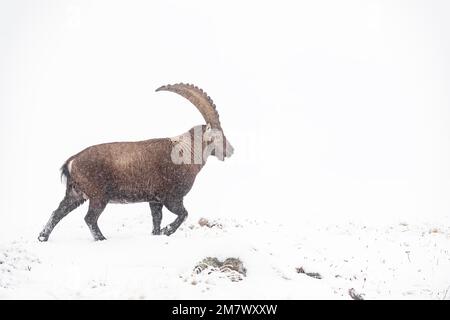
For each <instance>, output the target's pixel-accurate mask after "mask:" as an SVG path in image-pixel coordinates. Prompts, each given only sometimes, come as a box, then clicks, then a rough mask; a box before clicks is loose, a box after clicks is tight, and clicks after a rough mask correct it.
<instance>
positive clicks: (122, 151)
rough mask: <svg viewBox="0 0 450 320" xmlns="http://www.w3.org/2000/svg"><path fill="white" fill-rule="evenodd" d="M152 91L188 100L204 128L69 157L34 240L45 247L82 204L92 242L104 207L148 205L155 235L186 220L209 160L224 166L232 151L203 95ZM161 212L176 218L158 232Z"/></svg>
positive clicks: (181, 88)
mask: <svg viewBox="0 0 450 320" xmlns="http://www.w3.org/2000/svg"><path fill="white" fill-rule="evenodd" d="M156 91H171V92H175V93H177V94H179V95H181V96H183V97H185V98H186V99H188V100H189V101H190V102H191V103H192V104H193V105H194V106H195V107H197V109H198V110H199V111H200V113H201V114H202V116H203V118H204V119H205V121H206V125H199V126H196V127H193V128H192V129H190V130H189V131H187V132H185V133H183V134H181V135H179V136H177V137H173V138H160V139H150V140H144V141H137V142H113V143H106V144H100V145H94V146H91V147H89V148H87V149H85V150H83V151H81V152H80V153H78V154H76V155H74V156H72V157H70V158H69V159H68V160H67V161H66V162H65V163H64V165H63V166H62V168H61V175H62V177H64V178H65V180H66V193H65V197H64V199H63V200H62V201H61V203H60V205H59V207H58V208H57V209H56V210H55V211H54V212H53V213H52V215H51V217H50V219H49V221H48V222H47V224H46V225H45V227H44V229H43V230H42V232H41V233H40V234H39V240H40V241H47V240H48V238H49V236H50V233H51V232H52V231H53V228H54V227H55V226H56V225H57V224H58V222H60V221H61V219H62V218H64V217H65V216H66V215H67V214H69V213H70V212H71V211H73V210H74V209H75V208H77V207H79V206H80V205H81V204H82V203H84V202H85V201H86V200H89V209H88V212H87V214H86V217H85V221H86V224H87V225H88V227H89V229H90V231H91V233H92V236H93V237H94V239H95V240H105V237H104V236H103V234H102V232H101V231H100V229H99V227H98V224H97V220H98V218H99V216H100V215H101V213H102V212H103V210H104V209H105V207H106V205H107V204H108V203H136V202H148V203H149V204H150V210H151V213H152V218H153V231H152V233H153V234H154V235H159V234H164V235H171V234H172V233H174V232H175V231H176V230H177V228H178V227H179V226H180V225H181V224H182V222H183V221H184V220H185V219H186V217H187V215H188V212H187V211H186V209H185V208H184V205H183V198H184V196H186V194H187V193H188V192H189V191H190V190H191V188H192V185H193V183H194V180H195V177H196V176H197V174H198V173H199V172H200V170H201V169H202V168H203V166H204V165H205V163H206V159H207V158H208V156H209V155H213V156H215V157H217V158H218V159H219V160H221V161H224V160H225V158H227V157H230V156H231V155H232V154H233V151H234V149H233V147H232V146H231V144H230V143H229V142H228V140H227V139H226V138H225V136H224V134H223V130H222V127H221V125H220V121H219V114H218V113H217V110H216V107H215V105H214V103H213V101H212V100H211V98H210V97H209V96H208V95H207V94H206V93H205V92H204V91H203V90H201V89H199V88H198V87H195V86H193V85H190V84H183V83H179V84H175V85H166V86H162V87H160V88H158V89H156ZM163 206H164V207H166V208H167V209H168V210H169V211H171V212H173V213H174V214H175V215H177V218H176V219H175V220H174V221H173V222H172V223H170V224H169V225H167V226H166V227H165V228H163V229H161V219H162V208H163Z"/></svg>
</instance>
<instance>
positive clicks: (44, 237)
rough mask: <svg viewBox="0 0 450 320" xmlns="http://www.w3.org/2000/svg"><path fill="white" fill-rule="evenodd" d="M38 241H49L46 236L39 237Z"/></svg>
mask: <svg viewBox="0 0 450 320" xmlns="http://www.w3.org/2000/svg"><path fill="white" fill-rule="evenodd" d="M38 240H39V241H40V242H46V241H47V240H48V236H45V235H39V237H38Z"/></svg>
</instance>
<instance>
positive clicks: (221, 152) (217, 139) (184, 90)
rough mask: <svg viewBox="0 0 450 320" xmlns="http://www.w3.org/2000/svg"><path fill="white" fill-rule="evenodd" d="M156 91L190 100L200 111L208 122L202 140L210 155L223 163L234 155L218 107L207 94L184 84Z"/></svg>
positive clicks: (167, 86)
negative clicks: (172, 93)
mask: <svg viewBox="0 0 450 320" xmlns="http://www.w3.org/2000/svg"><path fill="white" fill-rule="evenodd" d="M156 91H171V92H175V93H178V94H179V95H181V96H183V97H185V98H186V99H188V100H189V101H190V102H191V103H192V104H193V105H194V106H195V107H196V108H197V109H198V110H199V111H200V113H201V114H202V116H203V118H204V119H205V121H206V127H205V126H203V127H202V128H203V130H202V133H203V137H202V139H203V143H204V144H206V148H207V150H208V153H209V154H210V155H212V156H215V157H216V158H217V159H219V160H221V161H224V160H225V158H228V157H231V156H232V155H233V152H234V148H233V146H232V145H231V144H230V142H229V141H228V140H227V139H226V137H225V135H224V133H223V130H222V127H221V125H220V120H219V114H218V113H217V110H216V106H215V104H214V102H213V101H212V99H211V98H210V97H209V96H208V95H207V94H206V92H204V91H203V90H202V89H200V88H198V87H196V86H194V85H192V84H184V83H177V84H173V85H170V84H169V85H166V86H162V87H160V88H158V89H156Z"/></svg>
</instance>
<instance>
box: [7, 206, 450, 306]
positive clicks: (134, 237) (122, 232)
mask: <svg viewBox="0 0 450 320" xmlns="http://www.w3.org/2000/svg"><path fill="white" fill-rule="evenodd" d="M119 211H120V212H119ZM119 211H117V213H115V212H112V213H110V214H109V215H108V216H106V214H105V217H102V218H101V219H100V226H101V228H102V229H103V231H104V234H105V235H106V236H107V237H108V240H107V241H103V242H93V241H92V239H91V236H90V234H89V232H88V229H87V227H86V226H85V225H84V222H83V219H82V217H81V216H80V215H77V214H74V215H73V216H68V217H67V218H66V220H63V221H62V222H61V224H60V225H59V226H58V227H57V228H56V229H55V231H54V233H53V234H52V237H51V238H50V241H49V242H47V243H39V242H38V241H37V240H35V237H34V238H33V237H32V236H31V234H30V235H26V236H22V237H21V238H20V239H17V240H15V241H10V240H8V241H2V242H0V299H15V298H24V299H33V298H43V299H103V298H107V299H351V297H350V295H349V290H353V292H355V293H356V294H360V295H361V296H362V297H363V298H364V299H418V298H420V299H450V292H449V291H450V290H449V287H450V272H449V270H450V254H449V252H450V228H449V227H442V226H440V225H430V224H420V225H419V224H412V225H411V224H408V223H400V224H391V225H387V226H377V227H374V226H372V227H370V226H365V225H364V224H360V223H358V224H357V223H346V224H340V225H336V224H330V225H323V224H322V225H321V226H319V224H317V223H304V224H302V225H299V226H288V225H281V224H274V223H270V222H268V221H263V220H250V219H242V220H238V219H232V218H229V219H220V220H214V219H210V221H211V220H214V221H215V222H216V223H218V225H216V226H213V227H211V228H209V227H206V226H203V227H202V226H200V225H199V224H198V223H197V221H198V220H199V218H200V217H191V218H189V219H188V220H187V221H186V222H185V224H183V225H182V227H181V228H180V229H179V230H178V231H177V232H176V233H175V234H174V235H173V236H171V237H166V236H151V235H150V233H151V217H150V213H149V212H144V210H142V212H137V213H136V214H131V215H126V214H124V212H123V211H124V209H122V210H119ZM166 215H167V216H169V214H167V213H166ZM169 218H170V219H171V218H172V216H170V217H169ZM37 231H38V230H37ZM36 236H37V233H36ZM207 256H214V257H218V258H219V259H225V258H228V257H239V258H240V259H241V260H242V261H243V262H244V265H245V267H246V269H247V276H246V277H245V278H244V279H243V280H242V281H238V282H233V281H230V280H229V279H228V278H227V277H224V276H223V274H219V273H213V274H210V275H208V274H206V273H200V274H193V269H194V267H195V265H196V264H197V263H198V262H199V261H201V260H202V259H203V258H205V257H207ZM300 268H302V269H303V270H304V271H305V272H306V273H318V274H320V279H318V278H317V277H311V276H308V275H307V274H306V273H299V272H298V271H299V270H300Z"/></svg>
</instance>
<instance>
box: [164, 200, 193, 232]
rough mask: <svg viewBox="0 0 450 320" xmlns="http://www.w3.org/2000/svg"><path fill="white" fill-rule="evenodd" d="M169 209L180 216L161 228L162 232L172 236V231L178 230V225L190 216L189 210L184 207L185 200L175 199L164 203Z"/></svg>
mask: <svg viewBox="0 0 450 320" xmlns="http://www.w3.org/2000/svg"><path fill="white" fill-rule="evenodd" d="M164 205H165V206H166V208H167V209H169V211H170V212H172V213H174V214H176V215H177V216H178V217H177V218H176V219H175V221H174V222H172V223H171V224H169V225H168V226H166V227H165V228H163V229H162V230H161V233H162V234H164V235H166V236H170V235H171V234H172V233H174V232H175V231H177V229H178V227H179V226H180V225H181V224H182V223H183V221H184V220H186V218H187V216H188V212H187V210H186V209H185V208H184V205H183V200H182V199H181V200H175V201H169V202H166V203H164Z"/></svg>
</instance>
